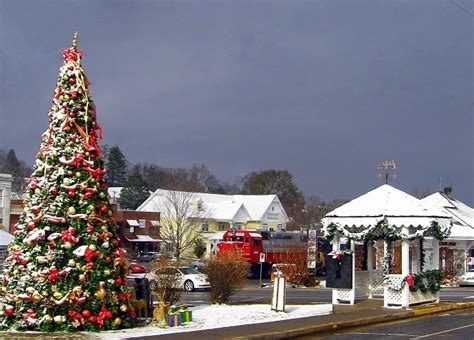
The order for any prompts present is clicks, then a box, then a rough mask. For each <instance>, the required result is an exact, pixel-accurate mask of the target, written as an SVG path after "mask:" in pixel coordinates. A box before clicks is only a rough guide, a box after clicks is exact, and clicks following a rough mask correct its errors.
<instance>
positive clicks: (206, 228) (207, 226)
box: [201, 222, 209, 231]
mask: <svg viewBox="0 0 474 340" xmlns="http://www.w3.org/2000/svg"><path fill="white" fill-rule="evenodd" d="M201 231H209V224H207V222H206V223H203V224H202V226H201Z"/></svg>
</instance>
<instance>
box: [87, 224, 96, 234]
mask: <svg viewBox="0 0 474 340" xmlns="http://www.w3.org/2000/svg"><path fill="white" fill-rule="evenodd" d="M86 229H87V231H88V232H90V233H92V232H93V231H94V230H95V228H94V227H93V226H91V225H88V226H87V227H86Z"/></svg>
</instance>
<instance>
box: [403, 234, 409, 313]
mask: <svg viewBox="0 0 474 340" xmlns="http://www.w3.org/2000/svg"><path fill="white" fill-rule="evenodd" d="M402 235H403V239H402V277H407V275H408V274H410V241H409V240H407V239H406V237H407V236H408V228H407V227H405V226H404V227H402ZM409 305H410V289H409V288H408V285H407V284H405V285H404V286H403V290H402V307H405V308H408V306H409Z"/></svg>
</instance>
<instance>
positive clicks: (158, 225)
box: [150, 221, 161, 227]
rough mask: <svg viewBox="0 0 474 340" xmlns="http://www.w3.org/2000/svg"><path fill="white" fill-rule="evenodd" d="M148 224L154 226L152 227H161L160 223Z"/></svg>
mask: <svg viewBox="0 0 474 340" xmlns="http://www.w3.org/2000/svg"><path fill="white" fill-rule="evenodd" d="M150 222H151V224H152V226H154V227H160V226H161V224H160V221H150Z"/></svg>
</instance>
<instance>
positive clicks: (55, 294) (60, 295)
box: [53, 292, 63, 300]
mask: <svg viewBox="0 0 474 340" xmlns="http://www.w3.org/2000/svg"><path fill="white" fill-rule="evenodd" d="M62 297H63V293H61V292H54V294H53V298H55V299H56V300H60V299H62Z"/></svg>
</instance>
